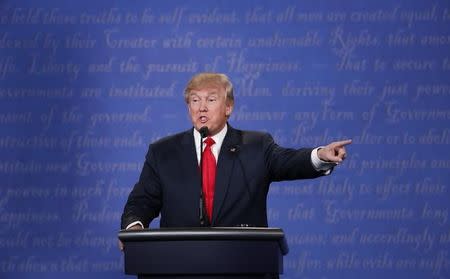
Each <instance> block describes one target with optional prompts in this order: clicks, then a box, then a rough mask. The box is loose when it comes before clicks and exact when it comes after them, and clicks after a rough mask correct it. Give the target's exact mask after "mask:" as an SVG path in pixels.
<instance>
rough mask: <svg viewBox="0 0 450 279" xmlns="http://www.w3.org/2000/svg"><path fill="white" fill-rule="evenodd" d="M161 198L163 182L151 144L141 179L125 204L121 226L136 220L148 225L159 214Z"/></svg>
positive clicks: (124, 226) (123, 227) (123, 226)
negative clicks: (161, 181)
mask: <svg viewBox="0 0 450 279" xmlns="http://www.w3.org/2000/svg"><path fill="white" fill-rule="evenodd" d="M161 199H162V191H161V183H160V179H159V176H158V171H157V166H156V160H155V156H154V154H153V151H152V147H151V146H150V148H149V150H148V152H147V155H146V157H145V163H144V166H143V168H142V171H141V175H140V177H139V181H138V182H137V183H136V184H135V185H134V188H133V190H132V191H131V193H130V195H129V196H128V200H127V202H126V204H125V208H124V211H123V214H122V221H121V228H122V229H125V228H126V227H127V226H128V225H129V224H131V223H132V222H135V221H140V222H142V224H143V225H144V227H148V226H149V224H150V222H151V221H152V220H153V219H154V218H156V217H158V215H159V212H160V210H161Z"/></svg>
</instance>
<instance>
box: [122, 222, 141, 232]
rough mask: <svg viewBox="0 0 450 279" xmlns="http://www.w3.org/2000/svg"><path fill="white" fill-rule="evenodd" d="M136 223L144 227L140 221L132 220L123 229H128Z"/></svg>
mask: <svg viewBox="0 0 450 279" xmlns="http://www.w3.org/2000/svg"><path fill="white" fill-rule="evenodd" d="M136 225H141V227H142V228H144V225H143V224H142V222H141V221H134V222H133V223H131V224H129V225H128V226H127V227H126V228H125V230H128V229H129V228H131V227H132V226H136Z"/></svg>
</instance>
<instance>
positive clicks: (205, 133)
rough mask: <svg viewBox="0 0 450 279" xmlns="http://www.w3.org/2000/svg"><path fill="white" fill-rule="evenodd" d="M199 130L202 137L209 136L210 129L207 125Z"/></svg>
mask: <svg viewBox="0 0 450 279" xmlns="http://www.w3.org/2000/svg"><path fill="white" fill-rule="evenodd" d="M199 132H200V136H201V137H202V139H203V138H206V137H207V136H209V130H208V127H206V126H203V127H201V128H200V130H199ZM202 142H203V141H202Z"/></svg>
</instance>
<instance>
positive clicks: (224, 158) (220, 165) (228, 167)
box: [211, 125, 240, 226]
mask: <svg viewBox="0 0 450 279" xmlns="http://www.w3.org/2000/svg"><path fill="white" fill-rule="evenodd" d="M239 144H240V139H239V133H238V132H237V131H236V130H235V129H233V128H232V127H231V126H230V125H228V131H227V134H226V136H225V138H224V140H223V143H222V147H221V148H220V153H219V160H218V162H217V172H216V184H215V190H214V205H213V218H212V224H211V225H212V226H214V224H215V221H216V220H217V219H218V217H219V216H220V211H221V209H222V206H223V203H224V201H225V198H226V195H227V192H228V188H229V187H230V179H231V177H232V173H233V168H234V165H235V158H236V155H235V154H234V153H233V152H232V151H230V150H231V149H232V148H235V147H236V146H237V145H239Z"/></svg>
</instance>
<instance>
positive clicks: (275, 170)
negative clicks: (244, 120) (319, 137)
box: [263, 134, 324, 181]
mask: <svg viewBox="0 0 450 279" xmlns="http://www.w3.org/2000/svg"><path fill="white" fill-rule="evenodd" d="M263 149H264V157H265V161H266V167H267V170H268V173H269V175H270V178H271V180H272V181H282V180H294V179H305V178H316V177H319V176H322V175H324V172H323V171H317V170H316V169H315V168H314V166H313V164H312V162H311V152H312V150H313V149H312V148H301V149H292V148H284V147H281V146H279V145H277V144H276V143H275V142H274V140H273V138H272V136H271V135H269V134H265V136H264V139H263Z"/></svg>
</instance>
